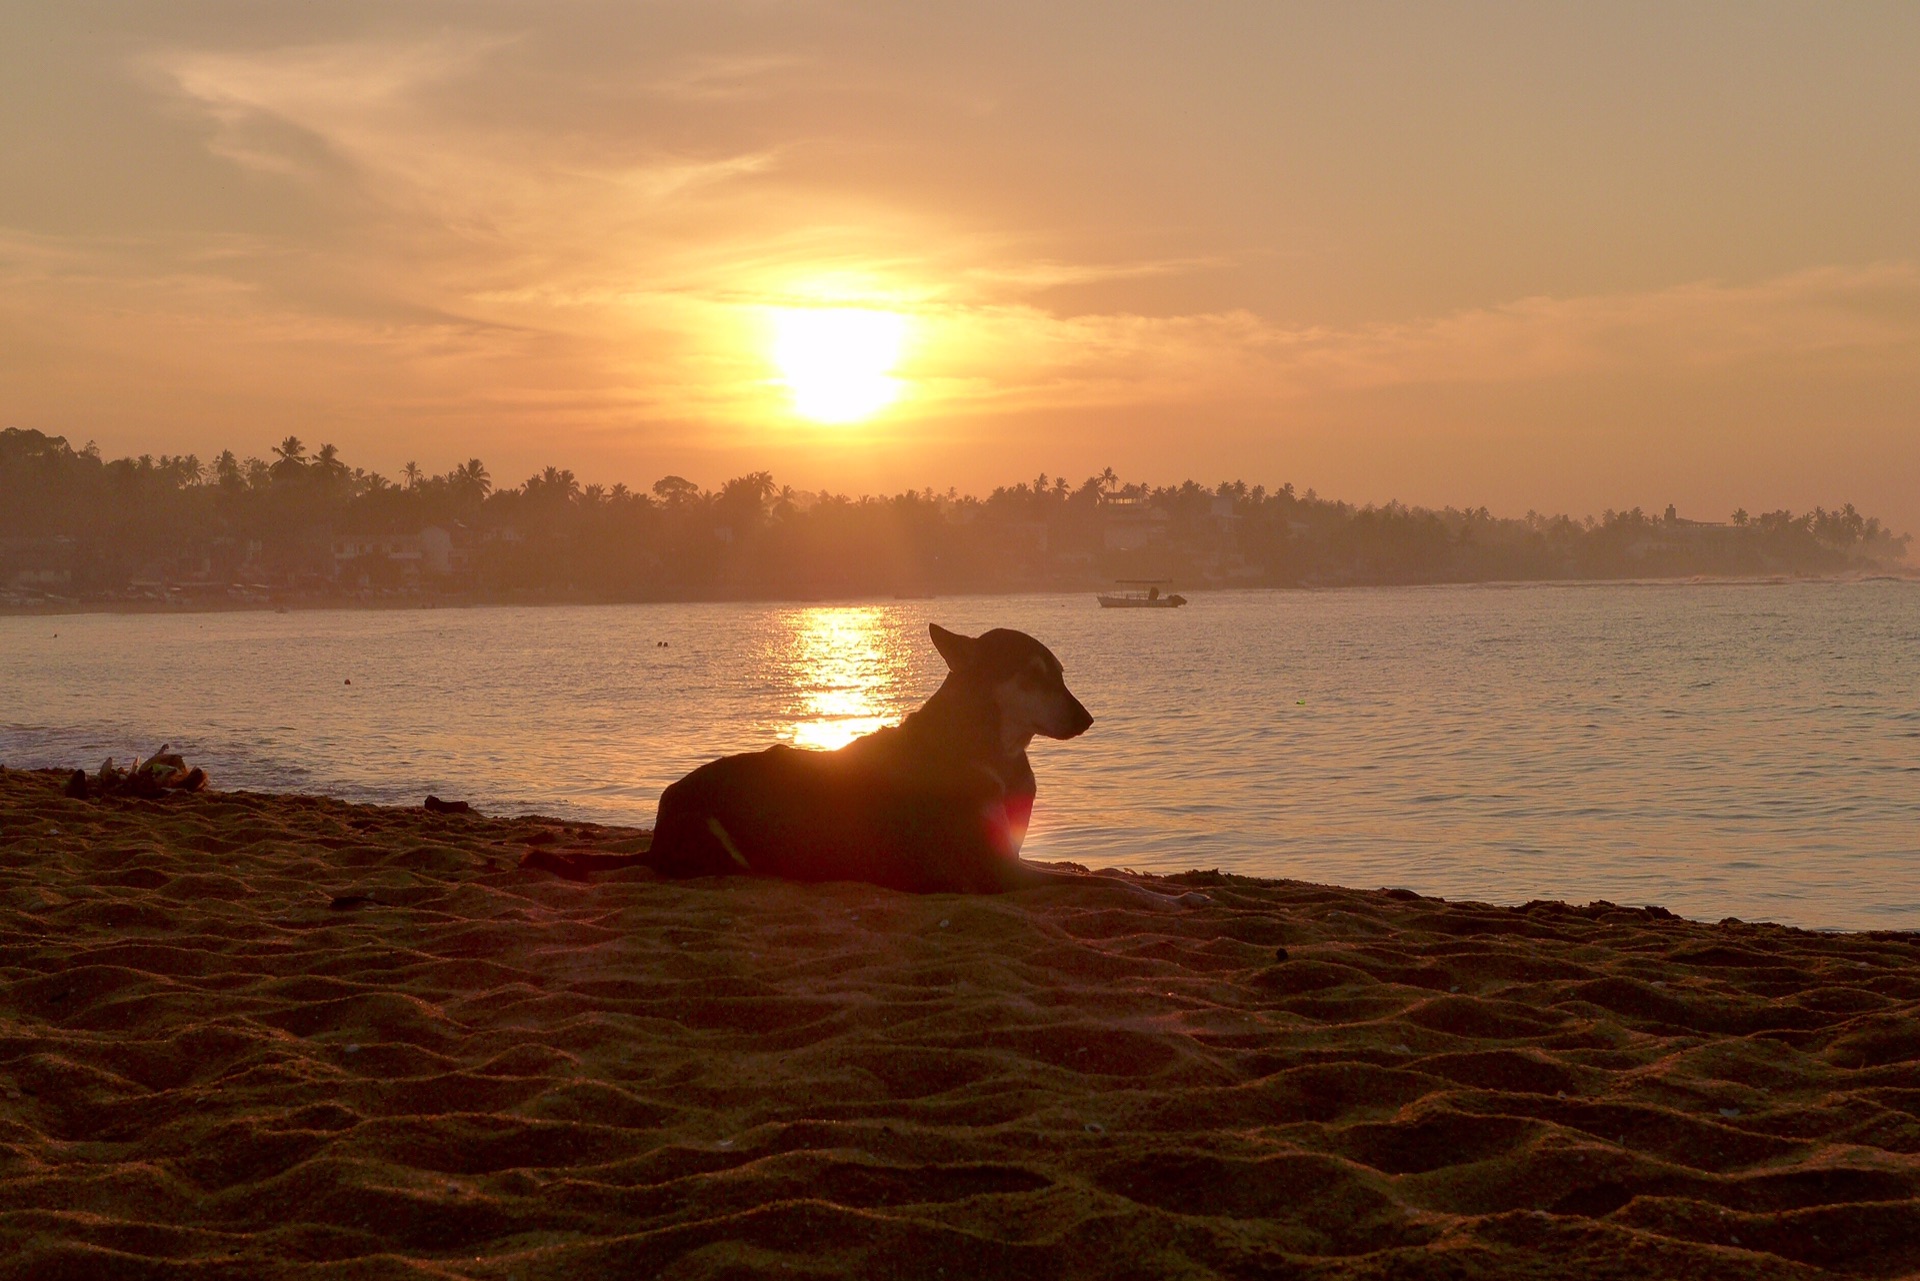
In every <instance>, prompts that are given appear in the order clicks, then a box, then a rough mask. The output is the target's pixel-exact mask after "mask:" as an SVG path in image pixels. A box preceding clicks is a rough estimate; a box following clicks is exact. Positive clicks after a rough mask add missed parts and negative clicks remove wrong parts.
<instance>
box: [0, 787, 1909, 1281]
mask: <svg viewBox="0 0 1920 1281" xmlns="http://www.w3.org/2000/svg"><path fill="white" fill-rule="evenodd" d="M63 780H64V775H63V774H59V773H55V772H27V771H20V770H11V769H9V770H5V771H4V772H0V981H4V983H5V984H6V987H5V989H4V990H5V991H6V994H7V997H6V1000H7V1004H6V1010H7V1014H6V1016H5V1018H4V1020H3V1021H0V1132H4V1133H5V1135H6V1139H5V1145H6V1146H5V1147H4V1148H3V1149H0V1151H3V1152H4V1153H5V1155H4V1156H0V1206H4V1207H6V1208H4V1209H0V1246H4V1248H3V1249H0V1281H5V1279H7V1278H14V1277H20V1278H25V1277H30V1276H44V1275H51V1274H55V1273H59V1274H63V1275H64V1274H76V1275H78V1274H98V1273H108V1272H111V1273H115V1274H120V1273H125V1274H126V1275H143V1276H144V1275H160V1274H166V1275H171V1274H173V1272H175V1271H178V1270H180V1269H193V1270H195V1271H196V1272H204V1273H205V1274H206V1275H211V1276H248V1277H254V1276H266V1277H281V1276H285V1277H308V1276H316V1277H317V1276H320V1275H341V1274H342V1269H345V1270H346V1271H347V1272H349V1273H351V1274H354V1275H372V1274H374V1273H376V1272H377V1273H378V1274H380V1275H395V1276H400V1275H420V1276H426V1275H434V1276H458V1277H472V1278H487V1279H489V1281H492V1279H495V1278H506V1277H509V1276H514V1277H520V1278H535V1277H541V1278H544V1277H556V1278H557V1277H562V1276H579V1275H602V1274H609V1273H616V1272H617V1273H620V1274H623V1275H626V1274H631V1275H650V1274H655V1273H659V1272H663V1271H669V1270H671V1271H673V1272H674V1274H675V1275H688V1276H704V1275H723V1274H724V1275H729V1276H739V1275H806V1274H809V1273H811V1274H814V1275H826V1274H837V1275H846V1274H850V1273H851V1274H873V1273H884V1274H893V1273H895V1272H898V1273H901V1274H903V1275H915V1276H919V1275H925V1276H930V1277H931V1276H934V1275H937V1274H938V1273H937V1269H941V1268H944V1269H945V1272H946V1275H947V1276H950V1277H951V1276H968V1275H1009V1276H1022V1275H1033V1276H1049V1277H1055V1276H1058V1277H1083V1276H1084V1277H1101V1276H1111V1275H1114V1274H1116V1273H1120V1272H1126V1271H1129V1270H1131V1271H1134V1272H1139V1271H1141V1270H1143V1269H1144V1270H1146V1271H1149V1272H1155V1273H1159V1274H1167V1273H1181V1274H1184V1275H1193V1276H1243V1275H1251V1274H1255V1273H1258V1274H1263V1275H1265V1274H1283V1275H1289V1276H1295V1275H1297V1276H1311V1277H1379V1278H1385V1277H1388V1276H1407V1275H1416V1274H1417V1275H1473V1276H1476V1277H1480V1276H1485V1277H1521V1276H1539V1275H1544V1274H1547V1273H1549V1272H1550V1273H1551V1274H1553V1275H1557V1276H1568V1277H1581V1276H1593V1277H1600V1276H1620V1275H1626V1274H1627V1273H1626V1272H1623V1271H1622V1269H1623V1268H1625V1269H1627V1272H1630V1273H1631V1274H1632V1275H1635V1276H1644V1277H1727V1278H1733V1277H1783V1278H1784V1277H1791V1278H1819V1277H1831V1276H1839V1275H1848V1276H1874V1277H1896V1276H1911V1275H1914V1273H1913V1262H1912V1261H1913V1260H1914V1259H1915V1258H1920V1109H1917V1108H1916V1107H1915V1105H1914V1102H1913V1100H1914V1099H1916V1098H1920V1032H1916V1031H1915V1029H1916V1028H1920V936H1917V935H1914V934H1911V933H1906V932H1893V931H1876V932H1870V933H1864V934H1825V933H1815V932H1810V931H1804V930H1797V929H1793V928H1790V927H1785V926H1774V925H1749V924H1720V925H1710V924H1705V923H1700V922H1693V921H1687V920H1683V919H1680V918H1677V917H1673V916H1671V915H1670V914H1666V913H1662V912H1660V911H1659V910H1658V909H1639V908H1624V907H1618V906H1615V905H1611V904H1600V903H1596V904H1590V905H1587V906H1585V907H1580V906H1572V905H1568V904H1561V903H1541V902H1535V903H1529V904H1526V905H1524V906H1520V907H1511V908H1508V907H1493V906H1488V905H1485V904H1476V903H1464V902H1449V901H1443V900H1437V899H1427V898H1421V897H1419V896H1417V895H1414V894H1412V893H1411V892H1409V891H1403V890H1401V891H1396V890H1381V891H1362V890H1351V889H1341V888H1338V887H1332V886H1319V885H1310V884H1306V883H1302V882H1294V881H1259V880H1253V879H1250V878H1244V877H1234V876H1224V875H1220V874H1217V873H1206V872H1191V873H1187V874H1184V875H1182V876H1178V877H1174V878H1169V879H1171V880H1172V881H1173V882H1174V883H1176V884H1181V885H1187V886H1197V887H1200V888H1203V889H1204V890H1205V891H1206V892H1207V893H1208V894H1210V895H1212V896H1213V900H1214V901H1213V903H1212V904H1210V905H1208V906H1206V907H1203V908H1197V909H1193V910H1190V911H1187V912H1182V913H1160V912H1154V911H1148V910H1142V909H1139V908H1136V907H1133V906H1131V905H1129V904H1127V903H1124V902H1116V901H1114V900H1113V899H1112V898H1111V897H1109V896H1103V895H1102V894H1100V893H1097V892H1093V891H1088V890H1080V889H1072V890H1044V891H1033V892H1025V893H1020V894H1014V895H1006V896H1000V897H997V898H987V897H980V898H968V897H960V896H946V895H939V896H924V897H916V896H910V895H902V894H894V893H890V892H888V891H882V890H878V889H874V888H873V887H869V886H861V885H824V886H800V885H791V884H785V883H779V882H767V881H747V880H737V881H736V880H726V881H721V882H687V883H670V882H661V881H657V880H654V879H652V878H651V877H650V876H649V875H647V874H645V873H644V871H643V870H641V869H624V870H621V871H617V872H609V873H604V874H599V875H596V876H594V877H592V878H591V879H590V880H589V881H587V882H584V883H582V882H576V881H569V880H563V879H560V878H558V877H555V876H551V875H547V874H544V873H541V872H538V871H527V870H522V869H521V868H520V867H519V866H518V862H519V858H520V857H521V856H522V855H523V854H524V853H525V852H527V851H529V850H532V849H547V850H555V851H571V852H620V850H621V847H623V846H624V847H625V849H626V850H627V851H630V850H631V849H632V848H635V847H636V843H637V841H638V839H639V833H638V832H637V831H636V830H634V829H625V828H613V827H603V826H600V825H596V824H590V823H589V824H581V823H566V822H560V821H557V820H543V819H537V818H510V819H491V818H484V817H479V816H460V815H454V816H437V815H431V814H428V813H427V812H425V811H424V810H418V809H392V808H381V807H375V806H363V805H351V804H347V803H345V802H340V801H334V800H329V799H327V798H324V797H306V796H273V795H266V794H259V793H219V792H209V793H201V794H195V795H188V794H179V795H169V796H166V797H164V798H162V799H160V800H157V801H138V800H127V799H119V798H108V799H106V800H96V801H74V800H68V799H65V798H63V797H62V796H61V795H60V784H61V783H62V782H63ZM215 782H216V783H217V782H218V780H217V779H216V780H215Z"/></svg>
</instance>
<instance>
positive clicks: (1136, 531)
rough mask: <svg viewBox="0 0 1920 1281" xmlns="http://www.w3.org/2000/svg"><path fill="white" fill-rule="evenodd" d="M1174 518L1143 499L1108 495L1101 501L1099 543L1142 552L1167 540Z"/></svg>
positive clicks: (1123, 550) (1111, 548) (1120, 549)
mask: <svg viewBox="0 0 1920 1281" xmlns="http://www.w3.org/2000/svg"><path fill="white" fill-rule="evenodd" d="M1171 523H1172V517H1170V516H1168V515H1167V513H1166V512H1164V511H1161V510H1160V509H1159V508H1158V507H1152V506H1149V505H1148V504H1147V503H1146V501H1145V500H1144V499H1140V498H1135V497H1132V496H1131V495H1125V494H1109V495H1106V496H1105V497H1103V498H1102V499H1101V500H1100V545H1101V547H1103V548H1104V549H1105V550H1107V551H1110V552H1132V551H1139V550H1140V549H1141V548H1143V547H1151V546H1155V545H1157V544H1159V543H1164V542H1165V541H1166V540H1167V529H1168V527H1169V526H1170V525H1171Z"/></svg>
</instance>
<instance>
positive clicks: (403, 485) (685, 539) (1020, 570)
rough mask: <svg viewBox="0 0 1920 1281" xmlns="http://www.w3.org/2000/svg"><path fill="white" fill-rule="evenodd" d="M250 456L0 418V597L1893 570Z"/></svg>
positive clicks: (1420, 519) (1690, 523)
mask: <svg viewBox="0 0 1920 1281" xmlns="http://www.w3.org/2000/svg"><path fill="white" fill-rule="evenodd" d="M272 453H273V455H274V457H273V461H271V462H267V461H264V460H261V459H258V458H249V459H246V460H244V461H243V460H240V459H238V458H236V457H235V455H233V454H232V453H231V452H227V453H223V454H222V455H221V456H220V457H219V458H218V459H216V460H215V461H214V463H213V464H211V465H204V464H202V463H201V462H200V461H199V460H198V459H197V458H194V457H192V456H191V455H186V456H164V455H163V456H161V457H158V458H155V457H151V456H143V457H140V458H122V459H114V460H110V461H109V460H105V459H103V458H102V457H101V456H100V454H99V451H98V450H97V449H94V448H93V447H92V446H85V447H82V448H80V449H75V448H73V447H72V446H71V445H70V444H69V443H68V442H67V441H66V440H65V439H63V438H61V437H58V436H47V435H44V434H42V433H40V432H37V431H30V430H22V429H17V428H13V429H7V430H5V431H3V432H0V500H4V508H0V606H5V607H11V608H36V607H55V608H59V607H72V606H75V605H79V604H83V603H84V604H99V603H126V604H130V605H148V606H154V607H164V606H168V605H185V606H201V607H224V606H267V605H275V604H291V603H315V604H318V603H328V602H332V603H343V604H345V603H372V602H379V601H405V600H423V601H438V600H445V601H448V602H465V601H475V602H477V601H535V600H581V601H618V600H675V599H744V598H772V599H826V598H836V597H847V596H861V595H867V596H875V595H877V596H887V595H895V596H925V595H931V594H939V593H952V592H994V591H1049V590H1051V591H1071V590H1092V589H1099V588H1102V587H1105V586H1107V585H1109V584H1111V583H1112V582H1114V581H1115V580H1121V579H1151V580H1156V581H1162V582H1167V583H1170V584H1173V585H1175V586H1177V587H1178V588H1179V589H1180V590H1183V591H1186V590H1204V589H1209V588H1215V589H1217V588H1230V587H1338V586H1354V585H1387V584H1412V583H1445V582H1487V581H1548V580H1580V579H1600V580H1610V579H1636V578H1663V577H1691V576H1701V575H1720V576H1773V575H1788V576H1790V575H1831V574H1846V573H1854V574H1863V573H1865V574H1871V573H1888V572H1901V571H1903V570H1904V568H1905V566H1906V561H1905V552H1906V548H1907V545H1908V539H1907V537H1906V536H1905V535H1896V534H1895V533H1894V532H1893V531H1890V530H1888V529H1886V528H1885V527H1884V526H1882V524H1881V523H1880V522H1879V521H1878V520H1877V519H1876V518H1874V517H1871V516H1867V515H1864V514H1862V513H1860V512H1858V511H1856V510H1855V509H1854V508H1853V507H1852V506H1851V505H1850V504H1849V505H1842V506H1841V507H1840V508H1838V509H1837V510H1829V509H1826V508H1816V509H1815V510H1813V511H1811V512H1805V513H1793V512H1788V511H1775V512H1767V513H1761V514H1759V515H1750V514H1749V513H1747V512H1745V511H1736V512H1734V513H1731V514H1730V516H1729V517H1728V518H1727V519H1724V520H1700V519H1693V518H1690V517H1687V516H1682V515H1681V514H1680V513H1679V512H1678V511H1676V510H1675V509H1674V507H1672V506H1670V505H1669V506H1667V507H1666V508H1665V510H1664V511H1662V512H1658V513H1648V512H1646V511H1643V510H1641V509H1640V508H1637V507H1636V508H1632V509H1629V510H1625V511H1607V512H1605V513H1604V514H1602V515H1601V516H1599V517H1586V518H1582V519H1574V518H1572V517H1568V516H1552V517H1547V516H1542V515H1540V514H1538V513H1535V512H1529V513H1527V514H1526V515H1525V516H1523V517H1499V516H1495V515H1494V514H1492V513H1491V512H1489V511H1488V510H1487V509H1486V508H1485V507H1480V508H1473V509H1468V508H1455V507H1447V508H1444V509H1440V510H1431V509H1427V508H1420V507H1409V506H1406V505H1403V504H1400V503H1393V502H1390V503H1386V504H1381V505H1365V506H1360V505H1355V504H1352V503H1348V502H1343V501H1339V500H1336V499H1330V498H1325V497H1322V496H1320V495H1319V494H1317V493H1316V492H1315V491H1314V490H1311V489H1309V490H1306V491H1305V492H1304V493H1299V492H1296V491H1295V489H1294V487H1293V486H1292V485H1290V484H1283V485H1281V486H1279V487H1278V488H1275V489H1268V488H1266V487H1264V486H1261V485H1253V486H1248V485H1247V484H1245V483H1244V482H1241V481H1226V482H1220V483H1218V484H1215V485H1212V486H1207V485H1202V484H1199V483H1197V482H1194V481H1187V482H1186V483H1184V484H1181V485H1177V486H1160V487H1156V486H1149V485H1145V484H1139V483H1131V482H1126V481H1123V480H1122V479H1121V478H1120V477H1119V476H1117V475H1116V474H1115V473H1114V472H1113V471H1111V470H1107V471H1104V472H1102V473H1101V474H1099V475H1095V476H1089V477H1087V478H1086V479H1085V480H1083V481H1081V482H1079V483H1077V484H1076V483H1073V482H1070V481H1068V480H1067V479H1066V478H1065V477H1057V476H1056V477H1049V476H1047V475H1045V474H1042V475H1039V476H1036V477H1035V478H1034V479H1033V480H1031V481H1021V482H1017V483H1015V484H1012V485H1009V486H1003V487H1000V488H996V489H995V490H993V491H992V493H990V494H989V495H987V496H986V497H985V498H979V497H973V496H966V495H961V494H959V493H957V492H955V491H953V490H949V491H947V492H946V493H944V494H942V493H937V492H935V491H933V490H931V489H926V490H921V491H908V492H905V493H901V494H897V495H891V496H881V497H859V498H853V497H848V496H845V495H838V494H831V493H826V492H804V491H796V490H794V489H792V488H789V487H785V486H781V485H778V484H776V483H775V481H774V479H773V477H772V476H771V475H770V474H768V473H766V472H753V473H749V474H748V475H745V476H740V477H736V478H733V479H731V480H728V481H727V482H726V483H725V484H723V485H721V486H720V487H719V488H718V489H716V490H707V489H703V488H701V487H699V486H698V485H696V484H694V483H693V482H691V481H688V480H686V479H684V478H682V477H678V476H667V477H663V478H662V479H660V480H658V481H656V482H655V483H654V484H653V485H652V486H650V487H649V488H648V489H647V490H645V491H644V492H643V491H637V490H632V489H629V488H628V487H627V486H626V485H624V484H614V485H611V486H606V485H600V484H582V483H581V482H580V481H579V480H578V478H577V477H575V475H574V474H573V473H572V472H571V471H568V470H564V469H560V468H556V467H549V468H546V469H545V470H544V471H543V472H541V473H540V474H538V475H535V476H532V477H529V478H528V479H527V480H526V481H525V482H524V483H522V484H520V485H517V486H511V487H499V486H496V485H495V484H494V483H493V480H492V478H491V476H490V474H489V473H488V471H487V468H486V466H485V464H484V463H482V462H481V461H480V460H479V459H473V460H470V461H469V462H467V463H465V464H462V465H461V466H458V467H456V468H453V469H452V470H450V471H448V472H446V473H444V474H439V475H430V474H427V473H425V472H423V471H421V470H420V469H419V468H417V467H416V466H414V465H413V464H409V465H408V467H407V469H406V472H405V474H404V475H403V477H402V478H401V479H400V480H398V481H392V480H389V479H387V478H386V477H383V476H381V475H379V474H377V473H372V472H368V471H365V470H363V469H359V468H353V467H350V466H349V465H348V464H347V463H346V462H345V461H344V460H342V459H341V458H340V457H339V455H338V452H337V451H336V450H335V449H334V448H333V447H332V446H322V447H321V448H320V449H319V450H318V451H317V452H315V453H312V454H309V452H308V450H307V448H306V446H305V445H304V444H303V443H302V442H301V441H299V440H298V439H297V438H293V437H289V438H287V439H286V440H284V441H282V442H281V444H280V445H279V446H276V447H275V448H274V450H273V451H272Z"/></svg>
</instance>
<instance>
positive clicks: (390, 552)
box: [333, 525, 468, 580]
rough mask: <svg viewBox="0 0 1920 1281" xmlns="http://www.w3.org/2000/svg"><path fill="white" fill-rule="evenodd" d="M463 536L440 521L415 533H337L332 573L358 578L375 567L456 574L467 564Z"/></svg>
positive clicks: (404, 573) (409, 574) (415, 574)
mask: <svg viewBox="0 0 1920 1281" xmlns="http://www.w3.org/2000/svg"><path fill="white" fill-rule="evenodd" d="M467 563H468V557H467V547H466V543H465V540H464V539H456V538H455V537H454V531H452V530H449V529H447V528H445V527H444V526H441V525H427V526H425V527H423V528H422V529H421V530H420V532H418V533H415V534H338V535H335V536H334V539H333V576H334V577H335V578H341V579H348V580H353V579H359V578H363V577H367V576H369V575H370V574H372V573H373V572H374V571H375V570H376V568H377V569H378V570H379V571H380V572H381V573H383V574H391V573H393V572H394V571H395V570H396V569H397V570H398V571H399V573H400V575H401V577H403V578H409V579H418V578H420V577H422V576H424V575H433V576H435V577H440V576H444V575H447V574H457V573H460V572H462V571H464V570H465V569H466V568H467Z"/></svg>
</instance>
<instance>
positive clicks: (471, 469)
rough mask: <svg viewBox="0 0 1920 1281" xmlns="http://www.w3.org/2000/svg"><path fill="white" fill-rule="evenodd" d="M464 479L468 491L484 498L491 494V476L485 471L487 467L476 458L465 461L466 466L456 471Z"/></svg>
mask: <svg viewBox="0 0 1920 1281" xmlns="http://www.w3.org/2000/svg"><path fill="white" fill-rule="evenodd" d="M458 471H459V473H460V475H461V476H462V477H464V483H465V485H466V486H467V488H468V489H471V490H472V491H473V492H474V493H476V494H478V495H479V496H480V497H482V498H485V497H486V496H487V495H488V494H491V493H492V492H493V476H492V474H491V473H489V472H488V471H487V465H486V464H485V463H483V462H481V461H480V460H479V459H478V458H469V459H467V462H466V466H464V467H461V468H459V469H458Z"/></svg>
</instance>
